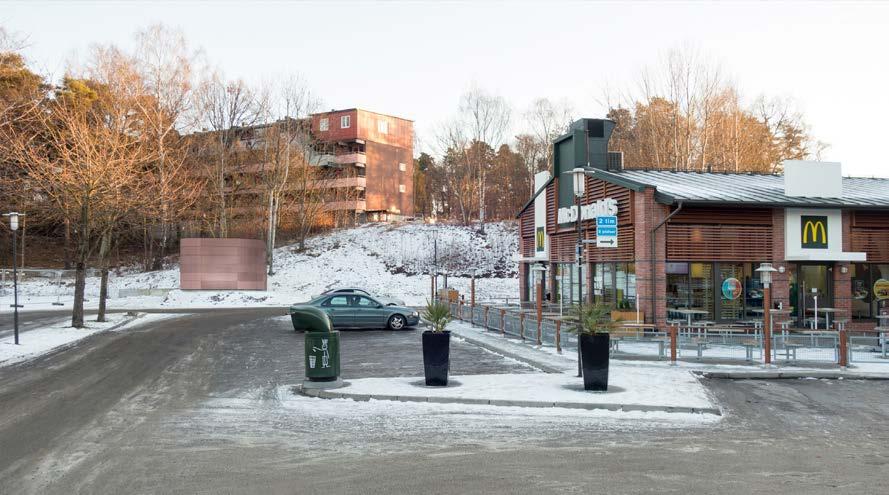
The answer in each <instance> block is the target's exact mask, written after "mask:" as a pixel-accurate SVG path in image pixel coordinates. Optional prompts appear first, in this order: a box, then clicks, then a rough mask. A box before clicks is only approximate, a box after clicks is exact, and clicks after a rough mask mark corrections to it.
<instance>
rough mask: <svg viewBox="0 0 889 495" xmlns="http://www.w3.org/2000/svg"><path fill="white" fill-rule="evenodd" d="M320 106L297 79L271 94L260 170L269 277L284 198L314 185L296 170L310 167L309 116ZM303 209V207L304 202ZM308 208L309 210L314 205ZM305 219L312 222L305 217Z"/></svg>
mask: <svg viewBox="0 0 889 495" xmlns="http://www.w3.org/2000/svg"><path fill="white" fill-rule="evenodd" d="M319 104H320V102H319V100H318V99H317V98H316V97H315V96H314V95H313V94H312V92H311V91H310V90H309V88H308V86H307V85H306V83H305V82H304V81H303V80H301V79H300V78H298V77H291V78H288V79H286V80H284V81H281V82H279V83H277V84H275V86H274V87H273V88H272V89H271V91H270V101H269V104H268V105H267V108H268V111H267V113H266V115H267V118H269V119H274V120H275V121H274V123H272V124H270V125H268V126H267V127H266V128H265V129H264V133H265V136H264V137H263V148H264V153H263V155H264V156H263V164H262V167H261V169H260V176H261V179H260V180H261V185H262V188H263V192H264V196H265V199H266V222H267V233H266V263H267V264H268V274H269V275H274V274H275V269H274V252H275V240H276V238H277V235H278V225H279V212H280V209H281V203H282V200H283V199H284V195H285V194H286V193H288V191H289V192H290V193H291V194H293V193H295V194H296V195H302V196H305V194H304V192H301V191H299V190H298V188H299V187H306V186H308V187H312V186H313V181H312V180H311V178H310V177H308V176H310V175H311V174H310V172H311V171H310V170H308V169H301V168H299V167H311V166H313V164H312V163H311V162H312V160H313V158H312V155H313V154H314V151H313V150H314V139H313V137H312V133H311V120H309V115H310V114H311V113H312V112H314V111H316V110H317V109H318V105H319ZM294 162H296V166H295V167H294V166H293V164H294ZM293 169H296V170H295V173H292V172H293ZM304 199H307V198H304ZM302 208H306V206H305V201H303V206H302ZM308 208H309V209H310V210H311V209H313V206H308ZM305 220H307V221H308V222H309V223H312V221H311V220H310V219H308V218H306V219H305ZM303 239H304V238H303Z"/></svg>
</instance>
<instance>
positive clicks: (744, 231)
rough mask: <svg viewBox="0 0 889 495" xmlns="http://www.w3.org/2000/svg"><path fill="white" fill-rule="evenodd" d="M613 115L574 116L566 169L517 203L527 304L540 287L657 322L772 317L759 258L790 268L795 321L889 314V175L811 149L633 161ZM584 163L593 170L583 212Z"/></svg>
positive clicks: (557, 144)
mask: <svg viewBox="0 0 889 495" xmlns="http://www.w3.org/2000/svg"><path fill="white" fill-rule="evenodd" d="M613 126H614V124H613V122H611V121H610V120H600V119H582V120H579V121H577V122H575V123H574V124H572V125H571V128H570V129H569V132H568V133H567V134H565V135H563V136H561V137H559V138H558V139H556V140H555V141H554V143H553V147H554V149H553V152H554V166H553V170H552V171H547V172H541V173H539V174H537V176H536V177H535V191H536V192H535V194H534V196H533V197H532V198H531V199H530V200H529V201H528V203H527V204H526V205H525V206H524V207H523V208H522V210H521V211H520V212H519V214H518V218H519V221H520V235H521V239H520V248H519V249H520V251H521V252H520V261H519V262H520V265H521V266H520V270H519V273H520V290H521V294H520V296H521V299H522V301H523V302H524V303H527V304H529V305H532V306H533V305H534V304H535V303H536V299H537V298H538V294H541V295H542V299H543V301H544V303H545V304H546V306H547V308H548V311H558V309H556V308H563V307H564V306H567V305H570V304H574V303H576V302H577V300H578V298H582V299H583V301H584V304H587V303H594V302H602V303H608V304H611V305H613V306H615V307H616V308H619V309H624V310H628V311H633V312H638V314H639V315H640V316H643V317H644V319H645V322H648V323H654V324H655V325H656V326H658V327H663V326H664V325H666V323H667V321H668V320H674V319H675V320H680V319H681V320H684V319H685V318H686V316H688V314H689V310H691V312H692V313H694V317H695V318H698V319H704V320H708V321H713V322H716V323H735V322H744V321H750V320H753V319H756V318H762V314H763V311H764V308H763V286H762V283H761V282H760V275H759V273H757V272H756V271H755V270H756V268H758V267H759V266H760V264H761V263H764V262H768V263H772V264H773V266H774V267H775V268H776V269H777V270H778V271H777V272H775V273H774V274H773V277H772V284H771V288H772V300H773V305H774V307H775V308H781V309H785V310H789V311H790V314H789V316H788V318H789V319H791V320H793V322H794V323H795V326H799V327H802V326H807V325H811V324H812V319H813V318H817V317H816V315H818V316H820V317H821V320H815V321H821V325H822V326H824V325H825V324H826V321H824V320H825V316H828V317H829V319H830V320H831V321H832V322H835V321H837V320H839V321H843V320H846V328H848V329H851V330H866V329H873V328H874V327H875V326H877V325H878V322H877V318H876V317H877V315H882V314H889V179H878V178H852V177H843V176H842V173H841V167H840V164H839V163H828V162H805V161H788V162H785V163H784V173H783V175H774V174H725V173H707V172H672V171H664V170H624V169H623V168H622V166H621V160H620V154H618V153H611V152H609V151H608V139H609V137H610V135H611V131H612V129H613ZM576 168H584V169H585V170H584V175H583V177H584V186H585V187H584V192H583V194H582V195H581V196H580V201H579V202H580V208H579V210H580V211H579V213H578V208H577V206H576V202H577V197H576V196H575V188H574V184H573V182H574V178H573V174H572V170H574V169H576ZM578 216H579V217H580V219H579V221H580V229H579V234H578V229H577V224H576V222H577V221H578V218H577V217H578ZM578 238H580V239H581V240H582V242H581V243H578ZM578 258H579V260H580V263H578ZM541 283H542V290H540V291H539V292H538V286H539V284H541ZM816 305H817V307H818V308H821V310H824V309H828V310H829V311H831V314H830V315H825V314H823V313H822V312H821V311H819V312H817V313H816V312H815V308H816Z"/></svg>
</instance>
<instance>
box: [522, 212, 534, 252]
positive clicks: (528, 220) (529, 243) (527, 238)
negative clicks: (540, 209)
mask: <svg viewBox="0 0 889 495" xmlns="http://www.w3.org/2000/svg"><path fill="white" fill-rule="evenodd" d="M519 250H520V251H521V253H522V257H523V258H530V257H532V256H534V206H533V205H531V206H529V207H528V208H527V209H526V210H525V211H524V212H522V215H521V216H520V217H519Z"/></svg>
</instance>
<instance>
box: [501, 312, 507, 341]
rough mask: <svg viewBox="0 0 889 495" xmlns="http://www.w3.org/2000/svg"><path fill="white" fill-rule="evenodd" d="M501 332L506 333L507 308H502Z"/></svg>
mask: <svg viewBox="0 0 889 495" xmlns="http://www.w3.org/2000/svg"><path fill="white" fill-rule="evenodd" d="M500 334H501V335H506V310H505V309H501V310H500Z"/></svg>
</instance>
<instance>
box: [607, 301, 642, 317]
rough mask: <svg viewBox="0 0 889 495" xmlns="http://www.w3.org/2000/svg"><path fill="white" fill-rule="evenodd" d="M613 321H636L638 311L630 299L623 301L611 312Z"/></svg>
mask: <svg viewBox="0 0 889 495" xmlns="http://www.w3.org/2000/svg"><path fill="white" fill-rule="evenodd" d="M611 319H612V320H615V321H618V320H619V321H630V320H632V321H635V320H636V311H635V309H634V308H633V305H632V304H630V301H629V300H628V299H621V300H620V301H618V302H617V304H616V305H615V308H614V309H613V310H612V311H611Z"/></svg>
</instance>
